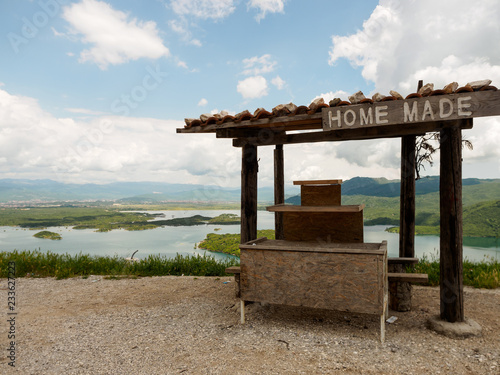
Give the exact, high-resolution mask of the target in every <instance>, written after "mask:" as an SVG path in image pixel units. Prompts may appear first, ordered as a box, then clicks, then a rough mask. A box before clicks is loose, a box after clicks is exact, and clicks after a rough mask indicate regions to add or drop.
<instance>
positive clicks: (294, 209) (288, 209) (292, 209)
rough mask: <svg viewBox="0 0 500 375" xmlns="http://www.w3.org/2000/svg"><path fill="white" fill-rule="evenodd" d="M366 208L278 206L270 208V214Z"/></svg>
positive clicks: (355, 210)
mask: <svg viewBox="0 0 500 375" xmlns="http://www.w3.org/2000/svg"><path fill="white" fill-rule="evenodd" d="M364 208H365V205H364V204H352V205H343V206H298V205H291V204H290V205H284V204H278V205H276V206H268V207H266V210H268V211H270V212H360V211H363V209H364Z"/></svg>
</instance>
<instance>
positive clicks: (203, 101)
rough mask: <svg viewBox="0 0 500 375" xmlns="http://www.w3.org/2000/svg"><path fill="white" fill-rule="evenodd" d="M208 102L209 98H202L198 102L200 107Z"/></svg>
mask: <svg viewBox="0 0 500 375" xmlns="http://www.w3.org/2000/svg"><path fill="white" fill-rule="evenodd" d="M207 104H208V100H207V99H205V98H201V99H200V101H199V102H198V106H199V107H204V106H206V105H207Z"/></svg>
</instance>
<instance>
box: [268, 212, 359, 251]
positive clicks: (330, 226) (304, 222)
mask: <svg viewBox="0 0 500 375" xmlns="http://www.w3.org/2000/svg"><path fill="white" fill-rule="evenodd" d="M363 208H364V205H362V204H361V205H351V206H290V205H276V206H270V207H267V210H268V211H271V212H283V235H284V239H285V240H288V241H322V242H347V243H350V242H353V243H362V242H363V239H364V237H363Z"/></svg>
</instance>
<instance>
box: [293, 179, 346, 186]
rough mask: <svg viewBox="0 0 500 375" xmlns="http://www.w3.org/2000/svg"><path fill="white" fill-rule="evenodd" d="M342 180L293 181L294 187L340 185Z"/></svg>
mask: <svg viewBox="0 0 500 375" xmlns="http://www.w3.org/2000/svg"><path fill="white" fill-rule="evenodd" d="M341 183H342V180H306V181H294V182H293V184H294V185H340V184H341Z"/></svg>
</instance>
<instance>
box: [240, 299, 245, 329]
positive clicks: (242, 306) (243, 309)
mask: <svg viewBox="0 0 500 375" xmlns="http://www.w3.org/2000/svg"><path fill="white" fill-rule="evenodd" d="M240 310H241V311H240V322H241V324H245V301H243V300H240Z"/></svg>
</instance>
